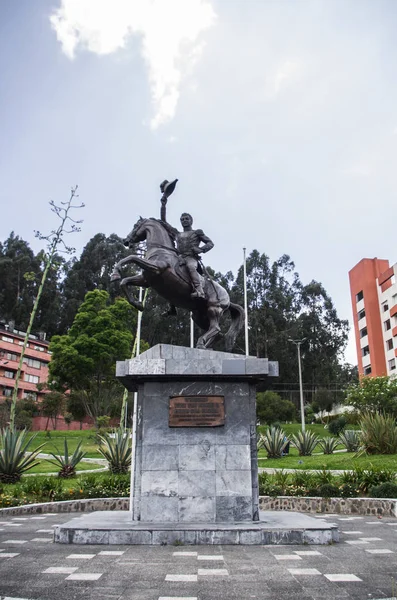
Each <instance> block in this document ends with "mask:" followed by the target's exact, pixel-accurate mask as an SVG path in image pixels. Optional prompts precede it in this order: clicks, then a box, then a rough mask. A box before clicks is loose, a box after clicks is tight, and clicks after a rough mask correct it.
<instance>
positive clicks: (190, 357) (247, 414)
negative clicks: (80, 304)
mask: <svg viewBox="0 0 397 600" xmlns="http://www.w3.org/2000/svg"><path fill="white" fill-rule="evenodd" d="M277 375H278V365H277V363H275V362H271V361H268V360H267V359H264V358H261V359H258V358H252V357H245V356H241V355H239V354H229V353H225V352H215V351H212V350H197V349H193V348H181V347H177V346H169V345H165V344H160V345H158V346H155V347H154V348H151V349H150V350H148V351H147V352H144V353H143V354H142V355H141V356H140V357H139V358H136V359H133V360H127V361H124V362H118V363H117V377H118V379H119V380H120V381H121V382H122V383H123V384H124V386H125V387H126V388H127V389H128V390H130V391H133V392H137V432H136V447H135V454H134V456H135V460H134V469H133V473H132V486H131V488H132V490H133V494H132V507H133V510H132V514H131V513H128V514H127V515H126V514H125V513H124V514H123V513H120V511H115V512H114V513H108V514H106V513H105V512H100V513H95V514H92V515H84V516H83V517H80V518H78V519H73V520H72V521H70V522H69V523H65V524H64V525H61V526H59V527H58V528H56V530H55V538H54V539H55V541H57V542H59V543H66V544H70V543H74V544H170V543H177V542H178V543H182V544H273V543H274V544H284V543H295V544H299V543H330V542H331V541H336V539H337V532H335V527H334V526H328V525H327V524H325V523H318V522H317V520H316V519H312V518H310V517H307V518H306V520H304V522H303V521H302V519H300V520H299V524H298V522H296V517H295V518H293V517H292V515H289V516H288V517H286V516H281V517H280V516H279V515H277V517H274V516H271V515H268V514H264V513H262V514H260V513H259V494H258V463H257V446H256V407H255V402H256V391H257V389H258V388H259V389H264V388H265V387H266V384H267V381H268V378H269V377H274V376H277ZM175 397H177V399H175ZM211 397H216V400H214V399H211ZM171 399H172V402H171ZM170 402H171V403H172V405H173V410H174V408H175V413H172V416H171V418H170ZM174 403H177V404H175V407H174ZM195 403H196V404H195ZM200 403H202V404H201V405H200ZM200 406H201V407H200ZM219 406H220V407H221V408H219ZM196 407H199V408H197V410H196V416H197V414H198V416H199V419H198V420H195V419H194V418H193V417H192V412H193V414H194V413H195V408H196ZM222 407H223V409H222ZM201 415H204V417H201ZM214 415H215V417H214ZM185 417H186V418H185ZM200 419H201V421H200ZM181 422H183V426H180V424H181ZM189 422H190V426H187V424H188V423H189ZM200 422H201V424H203V423H205V424H206V425H207V424H208V423H217V425H216V426H214V425H213V426H204V427H203V426H197V425H199V424H200ZM192 423H193V424H194V426H191V425H192ZM219 423H220V424H219ZM307 519H309V521H307ZM293 522H296V526H294V525H293Z"/></svg>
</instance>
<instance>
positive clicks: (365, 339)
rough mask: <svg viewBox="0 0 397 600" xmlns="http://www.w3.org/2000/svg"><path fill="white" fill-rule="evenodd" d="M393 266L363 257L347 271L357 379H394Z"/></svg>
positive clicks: (396, 318)
mask: <svg viewBox="0 0 397 600" xmlns="http://www.w3.org/2000/svg"><path fill="white" fill-rule="evenodd" d="M396 275H397V263H396V264H395V265H393V266H392V267H390V266H389V261H388V260H384V259H379V258H363V259H362V260H360V262H359V263H358V264H357V265H356V266H355V267H353V269H351V271H349V279H350V293H351V300H352V308H353V321H354V331H355V336H356V350H357V361H358V371H359V374H360V376H363V375H371V376H373V377H378V376H381V375H389V376H391V377H395V376H397V369H396V361H397V284H396Z"/></svg>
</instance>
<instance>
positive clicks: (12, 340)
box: [1, 335, 14, 344]
mask: <svg viewBox="0 0 397 600" xmlns="http://www.w3.org/2000/svg"><path fill="white" fill-rule="evenodd" d="M1 339H2V340H3V342H9V343H10V344H13V343H14V338H11V337H8V336H7V335H2V336H1Z"/></svg>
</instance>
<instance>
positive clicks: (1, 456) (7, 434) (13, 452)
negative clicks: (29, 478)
mask: <svg viewBox="0 0 397 600" xmlns="http://www.w3.org/2000/svg"><path fill="white" fill-rule="evenodd" d="M34 437H35V436H34ZM34 437H32V438H30V439H28V438H27V433H26V431H15V430H13V429H10V428H9V427H6V428H4V429H3V430H2V431H1V433H0V446H1V448H2V449H1V450H0V482H2V483H16V482H17V481H19V480H20V479H21V475H22V474H23V473H26V471H29V469H32V468H33V467H35V466H36V465H38V464H39V461H38V460H36V458H37V455H38V454H39V453H40V450H41V449H42V447H43V446H44V444H41V445H40V446H39V447H38V448H36V450H34V451H33V452H31V453H30V454H27V449H28V447H29V445H30V443H31V442H32V441H33V439H34Z"/></svg>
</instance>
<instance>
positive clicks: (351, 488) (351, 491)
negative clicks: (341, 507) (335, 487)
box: [339, 483, 359, 498]
mask: <svg viewBox="0 0 397 600" xmlns="http://www.w3.org/2000/svg"><path fill="white" fill-rule="evenodd" d="M358 493H359V490H358V489H357V487H356V486H355V485H354V483H343V484H342V485H341V486H339V495H340V496H341V497H342V498H356V497H357V496H358Z"/></svg>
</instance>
